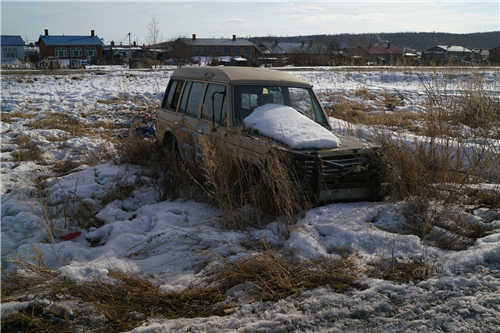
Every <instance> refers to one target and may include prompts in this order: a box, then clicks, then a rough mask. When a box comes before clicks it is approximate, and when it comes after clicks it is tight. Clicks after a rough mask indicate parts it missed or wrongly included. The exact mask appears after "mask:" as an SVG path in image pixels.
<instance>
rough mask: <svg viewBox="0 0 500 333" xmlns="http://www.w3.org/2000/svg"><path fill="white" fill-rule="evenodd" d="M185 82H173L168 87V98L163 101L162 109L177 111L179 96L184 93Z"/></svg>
mask: <svg viewBox="0 0 500 333" xmlns="http://www.w3.org/2000/svg"><path fill="white" fill-rule="evenodd" d="M183 82H184V81H180V80H172V81H170V84H169V85H168V87H167V91H166V93H165V94H166V97H165V98H164V100H163V104H162V108H167V109H174V110H175V109H176V108H177V103H178V102H179V96H180V94H181V91H182V83H183Z"/></svg>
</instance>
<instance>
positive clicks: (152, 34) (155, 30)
mask: <svg viewBox="0 0 500 333" xmlns="http://www.w3.org/2000/svg"><path fill="white" fill-rule="evenodd" d="M159 37H160V22H158V19H157V18H156V17H155V16H152V17H151V21H149V24H148V43H149V44H150V45H154V44H157V43H158V38H159Z"/></svg>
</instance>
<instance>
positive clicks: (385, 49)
mask: <svg viewBox="0 0 500 333" xmlns="http://www.w3.org/2000/svg"><path fill="white" fill-rule="evenodd" d="M367 51H368V54H373V55H376V54H403V50H402V49H400V48H399V47H397V46H393V45H390V46H383V45H382V46H378V45H377V46H372V47H370V48H368V50H367Z"/></svg>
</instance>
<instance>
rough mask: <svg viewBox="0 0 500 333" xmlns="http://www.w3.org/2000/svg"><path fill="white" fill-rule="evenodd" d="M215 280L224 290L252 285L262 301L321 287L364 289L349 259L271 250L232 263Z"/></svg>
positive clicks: (222, 269)
mask: <svg viewBox="0 0 500 333" xmlns="http://www.w3.org/2000/svg"><path fill="white" fill-rule="evenodd" d="M211 279H212V280H213V281H214V282H216V284H217V285H218V286H219V287H220V288H222V289H224V290H229V289H231V288H232V287H234V286H237V285H241V284H248V285H249V286H250V290H249V292H250V296H251V298H252V299H253V300H258V301H277V300H280V299H283V298H285V297H288V296H291V295H294V294H298V293H299V292H301V291H304V290H309V289H314V288H317V287H319V286H329V287H330V288H332V289H334V290H335V291H336V292H346V291H347V290H349V289H351V288H361V286H360V285H359V284H358V283H357V282H356V277H355V269H354V267H353V264H352V262H351V261H350V260H349V259H342V260H338V261H336V260H329V259H326V258H322V259H316V260H303V261H301V260H296V259H293V258H290V257H285V256H282V255H279V254H278V253H276V252H274V251H271V250H267V251H264V252H262V253H261V254H258V255H256V256H253V257H250V258H248V259H243V260H239V261H236V262H229V263H227V264H225V265H224V266H223V267H221V268H219V269H217V270H216V271H215V272H214V273H213V275H212V276H211Z"/></svg>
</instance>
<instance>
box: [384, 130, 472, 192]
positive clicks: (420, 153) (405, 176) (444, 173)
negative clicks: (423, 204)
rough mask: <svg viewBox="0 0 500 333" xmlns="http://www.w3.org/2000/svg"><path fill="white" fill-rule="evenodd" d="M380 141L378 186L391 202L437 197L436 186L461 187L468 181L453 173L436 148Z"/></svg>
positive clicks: (443, 153)
mask: <svg viewBox="0 0 500 333" xmlns="http://www.w3.org/2000/svg"><path fill="white" fill-rule="evenodd" d="M380 141H381V143H382V149H381V152H382V155H381V164H382V166H381V167H380V170H381V176H382V183H384V184H386V186H385V188H386V189H388V190H389V193H387V194H389V195H390V196H391V198H392V199H393V200H403V199H405V198H408V197H412V196H423V197H426V198H432V197H439V195H440V190H439V188H438V187H436V186H435V185H436V184H442V183H458V184H462V183H464V182H465V181H467V179H468V177H467V174H464V173H461V172H457V171H453V170H454V166H455V163H454V160H453V159H452V157H451V156H450V154H447V153H446V151H442V149H440V148H439V147H432V146H431V147H428V146H427V145H426V143H421V144H418V143H415V145H416V147H414V146H412V145H409V144H405V143H404V142H397V141H395V140H393V139H389V138H381V139H380ZM433 148H434V149H433Z"/></svg>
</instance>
